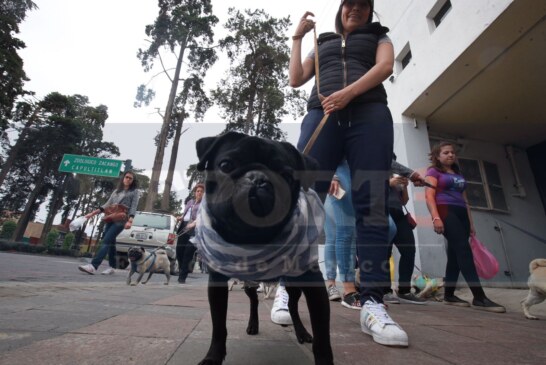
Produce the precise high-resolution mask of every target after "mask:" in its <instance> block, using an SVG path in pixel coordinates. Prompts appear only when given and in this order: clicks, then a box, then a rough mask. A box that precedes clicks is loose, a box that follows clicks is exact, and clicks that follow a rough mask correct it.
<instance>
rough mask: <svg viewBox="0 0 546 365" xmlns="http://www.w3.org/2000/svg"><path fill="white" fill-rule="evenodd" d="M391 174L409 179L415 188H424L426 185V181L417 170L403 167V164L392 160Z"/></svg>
mask: <svg viewBox="0 0 546 365" xmlns="http://www.w3.org/2000/svg"><path fill="white" fill-rule="evenodd" d="M391 172H392V173H393V174H398V175H401V176H404V177H407V178H408V179H410V180H411V182H413V185H415V186H423V185H425V184H424V182H425V179H424V178H423V177H422V176H421V175H420V174H419V173H418V172H417V171H415V170H412V169H410V168H409V167H407V166H404V165H402V164H401V163H399V162H397V161H395V160H392V164H391Z"/></svg>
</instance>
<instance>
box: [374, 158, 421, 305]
mask: <svg viewBox="0 0 546 365" xmlns="http://www.w3.org/2000/svg"><path fill="white" fill-rule="evenodd" d="M395 161H396V155H394V154H393V166H395V167H398V166H396V165H399V164H398V163H397V164H395ZM400 166H402V167H404V168H405V170H404V169H400V168H394V169H393V172H396V173H393V175H391V178H390V179H389V215H390V216H391V217H392V219H393V221H394V224H395V225H396V235H395V236H394V238H393V240H392V241H391V243H390V245H389V251H388V254H387V258H389V261H387V262H388V263H389V264H388V266H389V271H390V256H391V254H392V248H393V245H396V248H397V249H398V252H399V253H400V261H399V263H398V291H397V293H396V295H395V294H394V293H393V290H392V288H391V285H388V286H386V288H385V294H384V296H383V301H384V302H386V303H391V304H398V303H401V302H402V303H409V304H425V303H426V299H422V298H419V297H417V296H415V295H414V294H413V293H412V292H411V275H412V274H413V267H414V265H415V237H414V236H413V228H412V227H411V226H410V224H409V222H408V220H407V218H406V215H405V213H404V210H403V206H405V205H406V204H407V203H408V201H409V195H408V183H409V179H408V178H407V177H406V176H411V175H412V174H414V173H416V172H415V171H413V170H411V169H409V168H406V167H405V166H403V165H400ZM389 284H390V283H389Z"/></svg>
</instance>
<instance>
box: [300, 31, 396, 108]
mask: <svg viewBox="0 0 546 365" xmlns="http://www.w3.org/2000/svg"><path fill="white" fill-rule="evenodd" d="M388 31H389V29H388V28H386V27H383V26H381V24H379V23H371V24H367V25H365V26H364V27H362V28H359V29H357V30H355V31H354V32H352V33H350V34H349V35H348V36H347V39H345V47H343V37H342V35H341V34H338V33H323V34H321V35H320V36H319V38H318V40H317V41H318V42H317V43H318V55H319V70H320V93H321V94H322V95H324V96H328V95H330V94H333V93H334V92H336V91H338V90H341V89H343V88H344V87H345V86H347V85H350V84H352V83H353V82H355V81H357V80H358V79H359V78H360V77H362V75H364V74H365V73H366V72H368V70H369V69H370V68H372V67H373V65H375V56H376V52H377V44H378V40H379V38H381V37H382V36H383V35H384V34H386V33H387V32H388ZM316 51H317V50H315V52H316ZM371 102H380V103H384V104H387V93H386V92H385V88H384V87H383V85H382V84H379V85H377V86H376V87H374V88H372V89H370V90H368V91H366V92H365V93H364V94H361V95H359V96H357V97H356V98H354V99H353V100H352V101H351V103H371ZM313 108H321V105H320V101H319V99H318V97H317V86H316V83H315V86H313V90H312V91H311V96H310V97H309V100H308V102H307V110H310V109H313Z"/></svg>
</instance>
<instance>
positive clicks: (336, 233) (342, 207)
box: [324, 161, 361, 310]
mask: <svg viewBox="0 0 546 365" xmlns="http://www.w3.org/2000/svg"><path fill="white" fill-rule="evenodd" d="M340 192H344V193H340ZM351 196H352V194H351V177H350V171H349V165H348V164H347V161H343V162H342V163H341V164H340V165H339V166H338V168H337V170H336V174H335V175H334V178H333V179H332V182H331V185H330V190H329V191H328V196H327V197H326V201H325V202H324V210H325V212H326V221H325V224H324V235H325V241H324V266H325V269H326V287H327V290H328V299H330V300H331V301H338V300H341V305H343V306H344V307H346V308H350V309H357V310H360V309H361V305H360V294H359V293H358V291H357V290H356V287H355V260H356V258H355V255H356V237H355V215H354V210H353V203H352V202H351V199H352V197H351ZM338 271H339V280H340V281H341V282H342V283H343V298H342V296H341V293H340V292H339V290H338V288H337V287H336V278H337V273H338Z"/></svg>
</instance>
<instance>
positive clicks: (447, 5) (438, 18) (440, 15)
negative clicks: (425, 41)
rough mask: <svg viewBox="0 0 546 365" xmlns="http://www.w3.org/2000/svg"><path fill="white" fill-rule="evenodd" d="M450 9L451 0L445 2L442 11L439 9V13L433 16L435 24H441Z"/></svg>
mask: <svg viewBox="0 0 546 365" xmlns="http://www.w3.org/2000/svg"><path fill="white" fill-rule="evenodd" d="M450 10H451V1H449V0H447V1H446V2H445V4H444V5H443V6H442V7H441V8H440V11H438V13H437V14H436V15H435V16H434V17H433V18H432V20H434V24H435V25H436V26H439V25H440V23H441V22H442V21H443V20H444V18H445V17H446V15H447V13H449V11H450Z"/></svg>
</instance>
